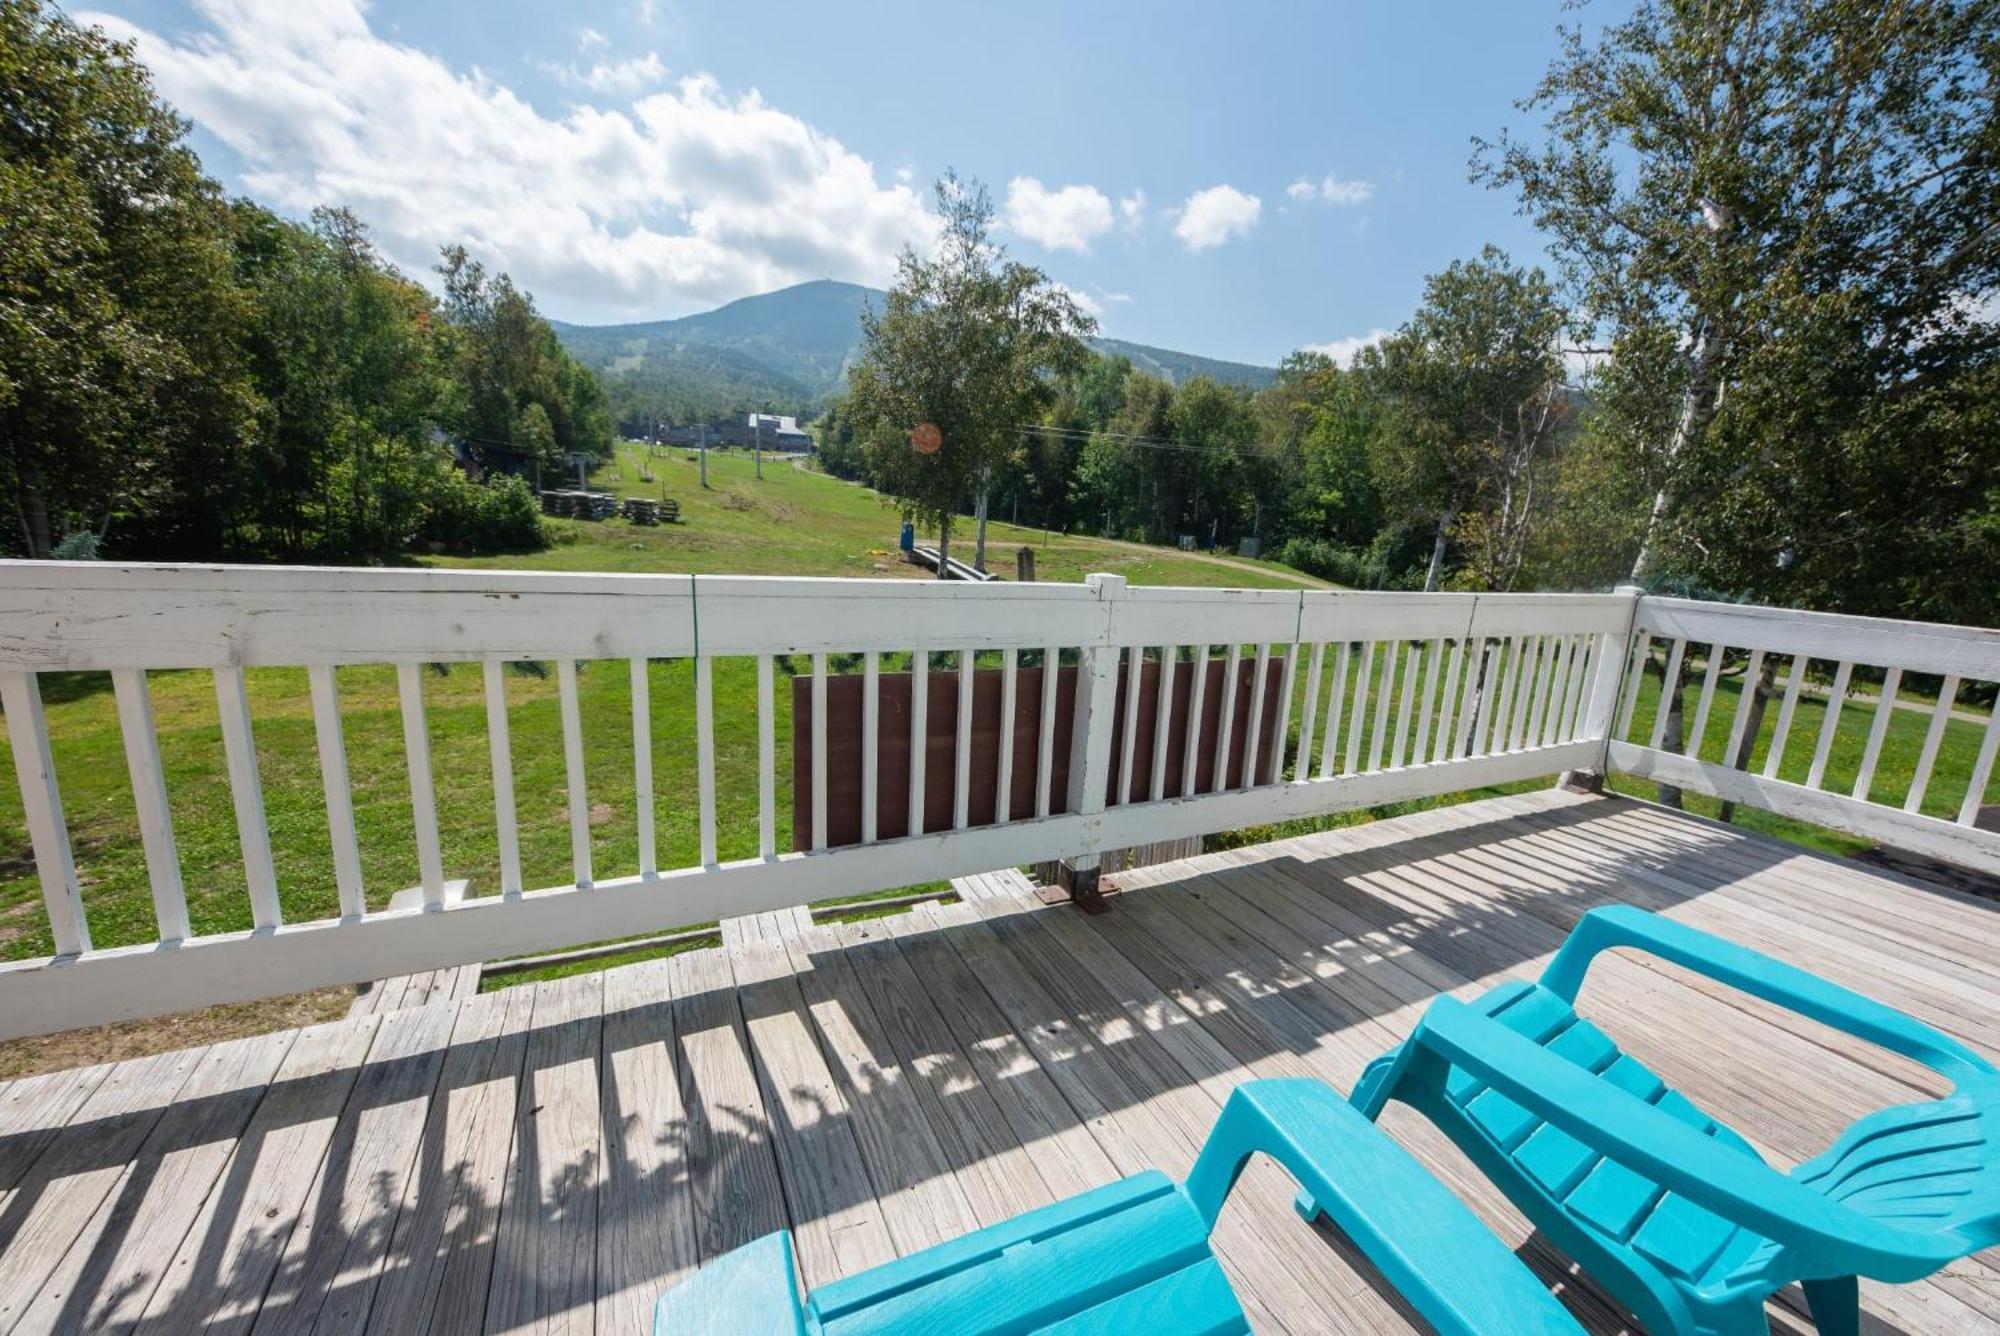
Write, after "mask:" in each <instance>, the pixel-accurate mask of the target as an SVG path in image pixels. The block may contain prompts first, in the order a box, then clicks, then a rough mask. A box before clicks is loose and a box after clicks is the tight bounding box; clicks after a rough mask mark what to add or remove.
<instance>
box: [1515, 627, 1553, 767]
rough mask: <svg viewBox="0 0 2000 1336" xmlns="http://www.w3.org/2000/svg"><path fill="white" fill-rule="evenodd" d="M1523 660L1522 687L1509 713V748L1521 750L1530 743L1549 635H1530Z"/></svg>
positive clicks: (1547, 650)
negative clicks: (1529, 736)
mask: <svg viewBox="0 0 2000 1336" xmlns="http://www.w3.org/2000/svg"><path fill="white" fill-rule="evenodd" d="M1525 648H1526V655H1525V657H1524V658H1523V659H1522V662H1521V689H1520V694H1519V695H1518V696H1516V697H1515V698H1514V705H1513V709H1512V713H1510V714H1509V715H1508V734H1507V750H1508V751H1520V750H1521V749H1522V748H1523V747H1525V746H1527V745H1528V722H1529V716H1530V715H1531V714H1532V713H1533V710H1534V702H1535V700H1536V699H1537V692H1536V690H1535V688H1536V685H1537V684H1538V683H1539V682H1540V681H1541V678H1542V664H1543V662H1544V661H1545V660H1546V659H1547V658H1548V652H1549V641H1548V637H1547V636H1529V637H1528V639H1527V643H1526V646H1525Z"/></svg>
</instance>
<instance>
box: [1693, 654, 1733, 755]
mask: <svg viewBox="0 0 2000 1336" xmlns="http://www.w3.org/2000/svg"><path fill="white" fill-rule="evenodd" d="M1728 653H1729V647H1728V646H1727V645H1724V644H1721V643H1719V642H1718V643H1715V644H1712V645H1710V646H1709V647H1708V668H1707V670H1706V671H1704V672H1703V673H1702V675H1701V698H1700V700H1699V701H1698V702H1697V703H1696V704H1695V707H1694V727H1693V728H1690V729H1689V730H1688V735H1687V746H1686V747H1684V748H1682V754H1683V755H1685V756H1691V757H1693V758H1694V759H1695V760H1697V761H1698V760H1700V759H1701V740H1702V737H1703V736H1704V735H1705V734H1706V733H1707V732H1708V712H1709V710H1710V709H1712V708H1713V707H1714V705H1715V684H1716V682H1717V681H1719V680H1720V679H1721V677H1722V660H1723V659H1724V658H1725V657H1726V656H1727V655H1728Z"/></svg>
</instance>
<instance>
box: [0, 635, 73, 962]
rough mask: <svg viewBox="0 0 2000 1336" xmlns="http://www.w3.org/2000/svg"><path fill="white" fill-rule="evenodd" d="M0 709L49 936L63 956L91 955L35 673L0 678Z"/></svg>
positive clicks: (8, 674)
mask: <svg viewBox="0 0 2000 1336" xmlns="http://www.w3.org/2000/svg"><path fill="white" fill-rule="evenodd" d="M0 707H4V708H5V710H6V712H7V736H8V741H9V742H11V743H12V744H13V752H14V775H15V777H16V778H17V779H19V780H20V782H21V806H22V808H23V810H24V812H25V814H26V816H27V818H28V842H29V844H30V845H32V846H33V848H34V851H35V871H36V872H37V873H38V874H40V877H41V882H42V906H43V908H44V909H46V910H47V911H48V916H49V936H50V938H51V939H53V941H54V944H55V949H56V950H55V953H56V954H57V955H59V956H73V955H77V954H78V953H80V952H84V951H88V950H90V924H89V922H88V921H87V920H86V919H85V917H84V913H83V887H82V886H81V885H80V884H79V883H78V881H77V879H76V860H75V858H74V857H72V855H71V853H70V845H69V827H68V826H67V825H66V824H64V821H63V810H62V791H61V790H60V788H58V787H57V785H56V765H55V758H54V756H53V755H52V754H51V753H50V751H49V723H48V719H47V717H46V716H45V715H44V714H43V712H42V689H41V684H40V683H39V682H38V681H37V680H36V678H35V675H34V674H33V673H18V672H7V673H0Z"/></svg>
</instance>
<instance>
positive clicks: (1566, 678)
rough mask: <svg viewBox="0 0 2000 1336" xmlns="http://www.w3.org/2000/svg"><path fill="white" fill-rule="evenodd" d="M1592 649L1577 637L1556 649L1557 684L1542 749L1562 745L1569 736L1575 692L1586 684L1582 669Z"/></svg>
mask: <svg viewBox="0 0 2000 1336" xmlns="http://www.w3.org/2000/svg"><path fill="white" fill-rule="evenodd" d="M1589 652H1590V646H1589V645H1588V644H1587V643H1586V642H1584V641H1582V640H1579V639H1577V638H1576V637H1575V636H1564V637H1563V638H1562V642H1561V644H1559V645H1558V646H1557V647H1556V684H1555V686H1554V688H1553V689H1551V690H1550V692H1549V717H1548V719H1547V720H1546V721H1545V722H1544V723H1543V725H1542V745H1543V746H1544V747H1547V746H1550V745H1552V744H1554V743H1557V742H1561V741H1562V740H1563V739H1564V737H1565V736H1567V734H1566V733H1565V731H1564V730H1565V729H1566V728H1567V727H1568V723H1569V712H1570V700H1571V688H1572V687H1574V686H1575V685H1576V684H1577V683H1579V682H1581V681H1582V680H1583V674H1582V672H1581V671H1579V670H1580V669H1582V667H1583V665H1584V659H1585V657H1586V656H1587V655H1588V654H1589Z"/></svg>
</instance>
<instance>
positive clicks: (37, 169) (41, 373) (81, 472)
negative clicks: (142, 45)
mask: <svg viewBox="0 0 2000 1336" xmlns="http://www.w3.org/2000/svg"><path fill="white" fill-rule="evenodd" d="M186 135H187V124H186V123H185V122H184V121H182V120H181V119H180V118H179V117H177V116H176V115H174V113H173V111H172V110H171V109H170V108H169V107H167V106H166V105H165V104H164V103H162V102H160V101H159V100H158V99H157V98H156V97H155V96H154V95H153V88H152V82H151V79H150V76H149V75H148V74H147V72H146V69H145V67H144V66H143V65H141V64H139V63H138V62H137V61H136V60H134V59H133V56H132V51H131V47H130V45H129V44H126V43H119V42H113V41H111V40H109V39H108V38H107V37H105V35H104V34H103V33H102V32H101V31H99V30H97V29H95V28H83V27H79V26H78V25H77V24H75V23H74V22H72V21H71V20H70V19H68V18H67V17H65V16H64V15H62V14H61V13H59V12H57V11H55V10H52V9H48V8H45V7H44V6H43V5H42V4H41V3H40V2H39V0H0V484H4V486H5V487H6V489H7V492H8V496H9V499H10V501H11V502H12V504H13V506H14V508H15V519H16V523H17V525H18V529H19V533H20V537H21V541H22V543H23V544H24V546H25V549H26V551H27V553H28V554H29V555H30V556H34V557H46V556H48V555H49V554H50V551H51V550H52V548H53V547H54V545H55V543H56V542H57V541H58V540H59V539H61V538H62V537H63V535H64V534H65V533H66V532H69V531H71V530H75V529H85V530H94V531H95V532H97V533H99V534H100V535H102V534H103V533H104V532H105V530H106V529H107V528H108V527H109V526H110V525H111V524H112V522H113V520H114V518H115V517H117V516H118V515H120V514H123V513H127V512H132V511H140V512H145V513H148V514H149V515H151V516H152V518H153V523H154V525H155V526H156V528H158V529H159V530H161V531H164V532H168V533H171V534H172V535H174V536H175V540H176V541H177V542H178V543H179V544H180V545H181V546H182V547H183V548H184V549H185V550H184V552H183V553H182V554H183V555H188V556H205V555H212V554H214V553H215V552H217V551H218V550H219V548H220V546H221V545H222V544H223V543H224V541H225V539H226V534H227V530H228V519H227V513H226V507H227V499H228V491H227V489H228V487H229V484H230V479H231V477H232V475H233V472H234V465H235V462H236V461H235V452H236V451H237V450H238V449H239V447H240V445H241V443H242V440H243V435H244V431H245V427H246V425H247V421H248V416H249V411H250V408H251V406H252V402H253V400H252V397H251V395H250V392H249V388H248V385H247V383H246V381H245V378H244V375H243V372H242V368H241V365H240V362H239V360H238V357H237V349H236V336H237V333H238V331H239V330H240V328H241V324H242V321H243V318H244V315H245V308H244V305H243V303H242V301H241V299H240V294H239V293H238V292H237V291H236V290H235V288H234V286H233V285H232V283H231V282H230V249H229V216H228V210H227V207H226V206H225V205H224V203H223V201H222V197H221V192H220V191H219V190H218V189H217V187H216V185H215V183H214V182H213V181H211V180H209V179H208V178H207V177H205V176H203V175H202V173H201V168H200V164H199V163H198V162H197V161H196V160H195V157H194V154H193V153H192V152H191V151H189V149H188V148H187V146H186V143H185V140H186Z"/></svg>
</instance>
